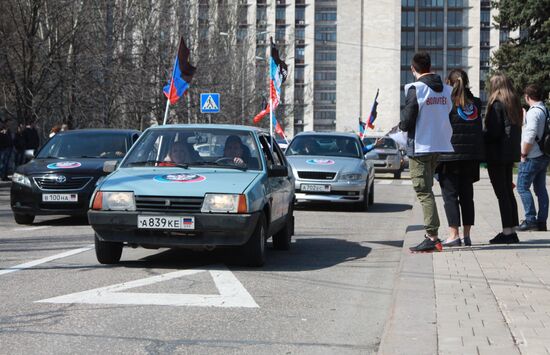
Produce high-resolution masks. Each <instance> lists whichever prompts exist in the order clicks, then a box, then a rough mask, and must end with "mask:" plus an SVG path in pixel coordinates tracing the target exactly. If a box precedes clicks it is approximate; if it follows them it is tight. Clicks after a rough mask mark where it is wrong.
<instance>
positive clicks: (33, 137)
mask: <svg viewBox="0 0 550 355" xmlns="http://www.w3.org/2000/svg"><path fill="white" fill-rule="evenodd" d="M23 138H24V140H25V149H26V150H29V149H32V150H37V149H38V147H40V137H39V136H38V131H37V130H36V127H35V125H34V124H30V125H26V126H25V129H23Z"/></svg>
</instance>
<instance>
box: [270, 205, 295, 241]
mask: <svg viewBox="0 0 550 355" xmlns="http://www.w3.org/2000/svg"><path fill="white" fill-rule="evenodd" d="M293 234H294V211H293V209H292V206H290V208H289V210H288V215H287V217H286V223H285V226H284V227H283V228H282V229H281V230H280V231H278V232H277V233H276V234H275V235H273V248H275V249H277V250H289V249H290V244H291V242H292V235H293Z"/></svg>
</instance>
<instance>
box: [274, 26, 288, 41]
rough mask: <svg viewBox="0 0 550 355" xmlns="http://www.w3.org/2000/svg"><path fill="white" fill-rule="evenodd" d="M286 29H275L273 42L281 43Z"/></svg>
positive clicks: (282, 27)
mask: <svg viewBox="0 0 550 355" xmlns="http://www.w3.org/2000/svg"><path fill="white" fill-rule="evenodd" d="M285 32H286V28H285V27H284V26H281V27H277V28H276V29H275V41H277V42H282V41H284V40H285Z"/></svg>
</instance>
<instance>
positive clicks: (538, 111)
mask: <svg viewBox="0 0 550 355" xmlns="http://www.w3.org/2000/svg"><path fill="white" fill-rule="evenodd" d="M411 71H412V73H413V75H414V78H415V80H416V81H415V82H413V83H411V84H408V85H406V86H405V95H406V101H405V106H404V109H403V110H402V113H401V120H400V123H399V128H400V129H401V130H402V131H404V132H407V136H408V142H407V155H408V156H409V159H410V172H411V180H412V185H413V188H414V190H415V192H416V195H417V198H418V200H419V202H420V205H421V206H422V211H423V215H424V228H425V230H426V233H425V236H424V240H423V241H422V242H421V243H420V244H418V245H417V246H415V247H412V248H410V250H411V251H412V252H430V251H436V250H439V251H440V250H442V248H443V246H447V247H454V246H461V245H463V244H464V245H466V246H469V245H471V244H472V240H471V235H470V232H471V228H472V226H473V225H474V221H475V209H474V189H473V184H474V183H475V182H476V181H478V180H479V178H480V173H479V169H480V163H482V162H484V163H486V164H487V171H488V174H489V179H490V181H491V185H492V187H493V191H494V193H495V195H496V198H497V200H498V205H499V211H500V216H501V224H502V231H501V232H499V233H498V234H497V235H496V236H495V237H494V238H492V239H491V240H490V243H491V244H511V243H518V242H519V238H518V235H517V232H518V231H528V230H537V231H546V230H547V226H546V220H547V218H548V206H549V198H548V192H547V189H546V172H547V169H548V165H549V163H550V156H549V155H547V154H548V153H549V152H544V151H543V150H542V148H541V147H542V146H541V142H543V141H544V137H545V135H546V134H550V132H548V131H549V127H548V122H549V121H550V117H549V113H548V109H547V108H546V107H545V105H544V102H543V100H544V97H545V96H544V95H543V93H542V90H541V88H540V86H538V85H536V84H530V85H528V86H527V87H526V88H525V89H524V100H525V102H526V103H527V105H528V107H527V108H522V106H521V101H520V98H519V97H518V95H517V94H516V92H515V90H514V87H513V84H512V82H511V80H510V79H509V78H508V77H507V76H506V75H504V74H503V73H495V74H494V75H493V76H491V77H490V79H489V89H488V103H487V110H486V114H485V118H484V119H483V121H482V118H481V115H480V113H481V112H480V111H481V102H480V100H479V98H477V97H474V96H473V94H472V93H471V91H470V89H469V81H468V76H467V74H466V72H464V71H463V70H460V69H455V70H452V71H451V72H450V73H449V75H448V77H447V80H446V81H445V83H443V80H441V77H440V76H439V75H437V74H435V73H433V72H431V59H430V56H429V54H428V53H426V52H419V53H416V54H415V55H414V57H413V59H412V65H411ZM516 163H519V166H518V178H517V184H516V185H514V181H513V169H514V166H515V164H516ZM434 178H435V179H437V180H438V181H439V184H440V186H441V191H442V197H443V202H444V210H445V214H446V217H447V221H448V224H449V235H448V238H446V240H445V241H444V242H442V241H441V240H440V239H439V227H440V222H439V216H438V213H437V206H436V202H435V197H434V194H433V190H432V186H433V180H434ZM515 186H517V191H518V194H519V196H520V198H521V201H522V203H523V207H524V210H525V219H524V220H523V221H522V222H521V223H520V221H519V216H518V205H517V202H516V198H515V196H514V187H515ZM531 186H533V190H534V192H535V195H536V196H537V201H538V211H537V210H536V207H535V202H534V199H533V196H532V194H531V190H530V189H531ZM461 216H462V218H461ZM461 226H462V228H463V231H462V235H460V227H461Z"/></svg>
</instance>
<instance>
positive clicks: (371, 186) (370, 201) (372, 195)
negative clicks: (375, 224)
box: [369, 182, 374, 206]
mask: <svg viewBox="0 0 550 355" xmlns="http://www.w3.org/2000/svg"><path fill="white" fill-rule="evenodd" d="M373 204H374V182H373V183H372V184H371V185H370V189H369V206H371V205H373Z"/></svg>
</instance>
